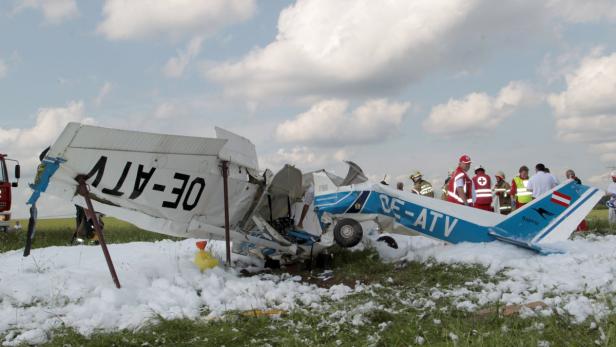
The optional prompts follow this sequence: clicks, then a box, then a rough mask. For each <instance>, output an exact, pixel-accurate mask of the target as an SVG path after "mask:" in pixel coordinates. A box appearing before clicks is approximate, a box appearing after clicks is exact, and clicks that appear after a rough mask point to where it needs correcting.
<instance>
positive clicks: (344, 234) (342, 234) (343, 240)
mask: <svg viewBox="0 0 616 347" xmlns="http://www.w3.org/2000/svg"><path fill="white" fill-rule="evenodd" d="M363 236H364V230H363V229H362V227H361V224H359V223H358V222H357V221H356V220H353V219H343V220H341V221H339V222H338V223H336V226H335V227H334V240H336V243H337V244H338V245H339V246H340V247H343V248H350V247H353V246H355V245H357V244H358V243H359V242H360V241H361V239H362V237H363Z"/></svg>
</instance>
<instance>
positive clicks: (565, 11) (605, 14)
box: [547, 0, 616, 23]
mask: <svg viewBox="0 0 616 347" xmlns="http://www.w3.org/2000/svg"><path fill="white" fill-rule="evenodd" d="M547 8H548V9H549V10H550V11H554V12H555V13H556V14H558V15H559V16H560V17H562V18H563V19H565V20H566V21H568V22H572V23H587V22H596V21H599V20H607V21H616V2H614V1H613V0H591V1H580V0H549V1H548V2H547Z"/></svg>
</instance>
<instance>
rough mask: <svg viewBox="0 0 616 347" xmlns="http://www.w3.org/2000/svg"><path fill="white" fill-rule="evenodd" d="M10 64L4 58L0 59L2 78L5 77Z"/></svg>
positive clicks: (0, 74)
mask: <svg viewBox="0 0 616 347" xmlns="http://www.w3.org/2000/svg"><path fill="white" fill-rule="evenodd" d="M8 69H9V68H8V66H7V65H6V63H5V62H4V60H2V59H0V79H2V78H4V77H5V76H6V72H7V70H8Z"/></svg>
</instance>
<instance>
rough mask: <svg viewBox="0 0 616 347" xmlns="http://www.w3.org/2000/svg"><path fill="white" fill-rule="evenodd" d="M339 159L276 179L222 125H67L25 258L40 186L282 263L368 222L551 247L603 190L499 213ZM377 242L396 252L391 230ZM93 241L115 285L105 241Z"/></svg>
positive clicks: (556, 195)
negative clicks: (340, 165) (212, 128)
mask: <svg viewBox="0 0 616 347" xmlns="http://www.w3.org/2000/svg"><path fill="white" fill-rule="evenodd" d="M347 163H348V164H349V166H350V167H349V172H348V174H347V175H346V177H345V178H341V177H338V176H336V175H334V174H332V173H330V172H327V171H325V170H320V171H315V172H310V173H306V174H304V175H302V172H301V171H300V170H298V169H297V168H295V167H293V166H290V165H286V166H285V167H284V168H282V169H281V170H280V171H279V172H277V173H276V174H275V175H274V174H273V173H272V172H271V171H270V170H268V169H266V170H265V171H263V172H262V171H260V170H259V166H258V160H257V155H256V150H255V146H254V144H252V143H251V142H250V141H249V140H248V139H246V138H243V137H241V136H238V135H236V134H233V133H231V132H228V131H226V130H223V129H220V128H216V138H201V137H189V136H178V135H165V134H152V133H145V132H138V131H127V130H118V129H109V128H102V127H96V126H89V125H82V124H79V123H69V124H68V125H67V126H66V128H65V129H64V131H63V132H62V134H61V135H60V136H59V138H58V139H57V140H56V141H55V143H54V144H53V145H52V146H51V148H50V149H49V150H48V151H47V153H45V155H44V156H43V157H42V162H41V165H40V166H39V169H38V172H37V177H36V179H35V182H34V184H32V185H31V188H32V190H33V193H32V196H31V197H30V200H29V201H28V204H30V205H31V206H32V207H31V220H30V223H29V228H28V229H29V230H28V237H27V241H26V242H27V246H26V249H25V250H24V255H27V254H29V243H30V242H31V240H32V237H33V235H34V225H35V219H36V201H37V200H38V198H39V196H40V194H41V193H43V192H46V193H48V194H51V195H53V196H56V197H59V198H61V199H63V200H65V201H70V202H72V203H74V204H76V205H79V206H82V207H85V208H86V209H87V211H88V213H91V214H92V215H94V211H96V212H102V213H104V214H106V215H109V216H113V217H116V218H118V219H121V220H124V221H128V222H130V223H132V224H134V225H136V226H138V227H140V228H142V229H145V230H149V231H153V232H157V233H161V234H165V235H170V236H178V237H185V238H199V239H210V240H225V239H226V240H229V241H232V242H231V243H232V245H233V252H236V253H239V254H244V255H252V256H257V257H259V258H262V259H266V260H271V259H273V260H275V261H280V262H282V263H285V262H291V261H297V260H301V259H307V258H309V257H312V256H313V255H317V254H319V253H321V252H322V251H323V250H324V249H326V248H328V247H331V246H332V245H334V243H338V244H339V245H340V246H342V247H352V246H354V245H356V244H357V243H359V242H360V241H361V239H362V236H363V227H362V224H363V225H367V224H368V223H369V222H374V223H376V225H377V226H378V229H379V230H380V231H381V232H393V233H399V234H403V235H424V236H428V237H432V238H436V239H440V240H443V241H447V242H451V243H459V242H487V241H495V240H500V241H503V242H507V243H512V244H515V245H517V246H522V247H525V248H529V249H532V250H535V251H538V252H541V253H549V252H551V250H550V249H549V248H547V247H544V246H543V244H544V243H549V242H553V241H558V240H561V239H564V238H567V237H568V236H569V235H570V233H571V232H572V231H573V230H574V229H575V226H576V225H577V224H578V223H579V222H580V221H581V220H582V219H583V218H584V217H585V216H586V214H587V213H588V212H589V211H590V209H592V207H593V206H594V204H595V203H596V202H597V201H598V200H599V199H600V197H601V193H600V191H599V190H598V189H596V188H591V187H587V186H583V185H577V184H575V183H573V182H566V183H564V184H562V185H560V186H559V187H557V188H555V189H554V190H552V191H551V192H549V193H546V194H545V195H544V197H542V198H539V199H537V200H535V201H533V202H532V203H531V204H529V205H528V206H527V207H525V208H522V209H520V210H518V211H516V212H515V213H512V214H510V215H509V216H506V217H505V216H502V215H499V214H495V213H490V212H486V211H482V210H478V209H473V208H468V207H463V206H458V205H454V204H451V203H447V202H444V201H441V200H437V199H432V198H426V197H422V196H419V195H415V194H412V193H410V192H404V191H398V190H394V189H392V188H390V187H388V186H387V185H384V184H381V183H376V182H371V181H370V180H368V179H367V178H366V176H365V175H364V173H363V172H362V170H361V169H360V168H359V167H358V166H357V165H355V164H354V163H352V162H347ZM311 184H312V185H313V188H314V191H315V200H314V206H313V208H311V209H310V210H309V215H308V216H307V217H306V221H307V222H305V223H304V225H305V228H304V230H297V228H296V222H297V221H296V220H295V218H296V217H298V216H299V214H300V212H299V211H301V209H302V207H303V203H302V197H303V195H304V193H305V191H306V189H307V187H309V186H310V185H311ZM554 200H556V202H554ZM537 211H542V212H544V213H541V212H537ZM545 211H547V212H549V213H545ZM94 224H95V227H96V223H94ZM99 233H100V234H101V235H100V236H102V232H100V231H99ZM99 238H100V237H99ZM380 240H381V241H385V242H387V243H388V244H389V245H390V246H391V247H397V245H396V244H395V241H394V240H393V238H391V237H387V236H385V237H382V238H381V239H380ZM229 244H230V242H228V243H227V247H228V248H227V253H228V255H227V260H228V261H229V260H230V256H229V253H230V252H229V247H230V246H229ZM101 246H103V251H104V253H105V256H106V259H107V262H108V265H109V267H110V270H111V272H112V276H113V277H114V280H115V281H116V285H117V286H118V287H119V286H120V285H119V282H118V281H117V278H116V276H115V271H114V270H113V265H112V263H111V258H110V256H109V254H108V251H107V249H106V246H105V243H104V238H103V239H102V240H101Z"/></svg>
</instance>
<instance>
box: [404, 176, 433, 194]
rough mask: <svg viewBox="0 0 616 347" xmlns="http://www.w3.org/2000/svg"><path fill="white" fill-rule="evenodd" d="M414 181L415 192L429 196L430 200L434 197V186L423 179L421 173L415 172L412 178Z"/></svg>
mask: <svg viewBox="0 0 616 347" xmlns="http://www.w3.org/2000/svg"><path fill="white" fill-rule="evenodd" d="M410 178H411V180H412V181H413V192H414V193H417V194H419V195H423V196H427V197H430V198H433V197H434V191H433V190H432V185H431V184H430V182H428V181H426V180H424V179H423V175H422V174H421V172H419V171H415V172H414V173H413V174H411V176H410Z"/></svg>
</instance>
